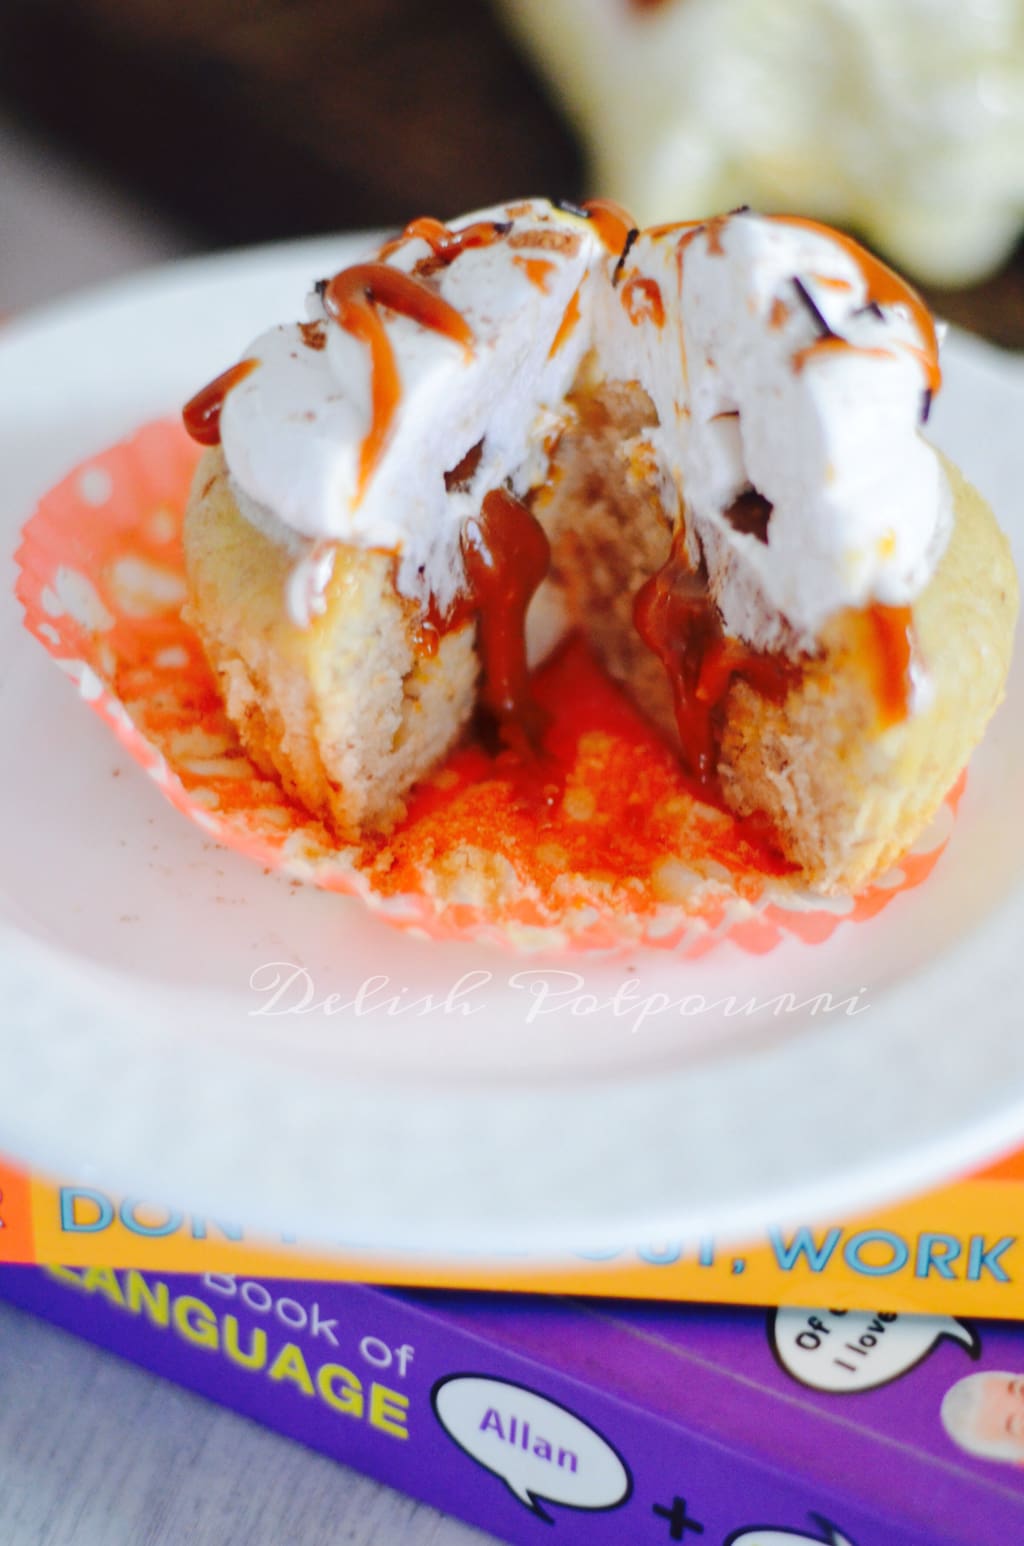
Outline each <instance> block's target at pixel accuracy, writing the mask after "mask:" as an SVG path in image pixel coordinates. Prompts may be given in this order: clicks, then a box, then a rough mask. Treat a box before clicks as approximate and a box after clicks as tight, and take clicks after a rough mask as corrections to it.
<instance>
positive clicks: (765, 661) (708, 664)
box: [633, 533, 798, 798]
mask: <svg viewBox="0 0 1024 1546" xmlns="http://www.w3.org/2000/svg"><path fill="white" fill-rule="evenodd" d="M633 624H634V627H635V628H636V631H637V633H638V634H639V635H640V637H641V639H642V640H643V641H644V643H645V644H646V645H647V647H648V649H650V650H652V651H653V652H654V654H655V655H657V656H658V658H659V660H660V661H661V662H662V664H663V666H664V667H665V672H666V675H667V676H668V680H669V684H670V686H671V688H672V698H673V703H674V705H675V714H676V725H677V727H678V730H679V745H680V752H681V757H682V762H683V765H684V767H685V768H686V771H687V773H688V774H689V776H690V777H691V778H692V779H693V780H694V782H695V783H696V785H697V786H698V789H699V790H700V792H701V795H702V796H703V797H704V798H707V796H708V795H712V796H713V795H715V794H717V793H718V752H719V738H720V729H721V725H720V720H721V710H722V709H723V707H724V703H725V698H726V696H727V694H728V692H729V689H730V687H731V686H732V684H733V681H734V679H736V678H741V679H742V680H744V681H747V682H749V683H750V685H751V686H752V687H753V688H755V689H756V691H758V692H760V693H763V694H764V695H765V696H766V697H769V698H772V699H774V700H776V701H781V700H782V699H783V698H784V697H785V695H786V693H787V692H788V690H789V688H790V686H791V685H792V683H793V681H794V679H795V676H796V672H797V669H798V668H796V667H794V666H793V665H791V664H790V662H789V661H788V660H786V658H785V657H784V656H782V655H779V654H765V653H762V652H759V651H757V650H753V649H751V648H750V647H749V646H748V645H746V644H744V643H743V642H742V641H741V640H740V639H736V638H733V637H731V636H730V635H728V634H726V632H725V630H724V629H723V627H722V619H721V615H720V613H719V611H718V608H717V607H716V606H715V603H714V601H713V600H712V599H711V596H710V595H709V593H708V586H707V576H706V574H703V573H702V572H700V571H698V570H695V569H694V568H693V565H692V564H691V562H690V559H689V557H688V555H687V553H686V550H685V547H684V545H683V539H682V534H681V533H677V535H676V537H675V539H674V540H673V544H672V551H671V553H670V554H669V557H668V559H667V561H666V562H665V563H664V564H663V565H662V567H661V568H660V569H659V570H657V572H656V573H655V574H653V575H651V577H650V579H649V580H647V581H645V583H644V584H643V585H642V586H641V587H640V589H639V591H638V592H637V594H636V598H635V600H634V603H633Z"/></svg>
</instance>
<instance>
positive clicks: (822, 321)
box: [793, 274, 837, 338]
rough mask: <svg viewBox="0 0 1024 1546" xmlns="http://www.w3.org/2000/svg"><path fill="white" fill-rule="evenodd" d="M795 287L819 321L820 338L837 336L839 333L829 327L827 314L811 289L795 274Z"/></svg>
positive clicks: (816, 320)
mask: <svg viewBox="0 0 1024 1546" xmlns="http://www.w3.org/2000/svg"><path fill="white" fill-rule="evenodd" d="M793 288H794V290H795V291H796V293H797V295H798V296H799V297H800V299H801V301H802V302H803V304H804V306H805V307H806V308H807V310H808V311H809V312H810V314H811V316H812V317H813V318H814V320H815V322H816V323H817V326H818V336H819V338H835V337H836V336H837V334H836V333H835V331H834V330H833V329H832V328H831V327H829V325H828V321H827V320H826V318H825V315H824V313H823V312H822V310H821V308H820V306H819V305H818V303H817V301H816V300H815V299H814V296H813V295H812V294H811V292H810V290H808V288H807V286H806V285H805V284H804V283H803V281H802V280H801V279H798V278H797V277H796V275H795V274H794V276H793Z"/></svg>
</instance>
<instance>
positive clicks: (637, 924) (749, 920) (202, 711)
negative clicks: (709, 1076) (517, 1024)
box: [16, 420, 963, 957]
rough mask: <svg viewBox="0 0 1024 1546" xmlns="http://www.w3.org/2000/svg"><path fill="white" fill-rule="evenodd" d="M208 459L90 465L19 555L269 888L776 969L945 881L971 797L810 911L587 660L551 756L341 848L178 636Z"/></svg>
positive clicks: (99, 678)
mask: <svg viewBox="0 0 1024 1546" xmlns="http://www.w3.org/2000/svg"><path fill="white" fill-rule="evenodd" d="M198 456H199V450H198V448H197V447H196V446H195V445H194V444H193V442H192V441H191V440H189V438H188V437H187V435H186V434H185V432H184V430H183V428H182V427H181V425H180V423H179V422H178V421H176V420H166V421H164V420H161V421H159V422H157V423H153V424H148V425H146V426H145V427H144V428H143V429H141V430H139V431H138V433H137V434H135V435H134V436H132V437H131V438H130V439H129V440H126V441H124V442H122V443H121V444H119V445H116V446H114V447H113V448H112V449H110V450H108V451H105V452H103V453H102V454H100V455H98V456H94V457H92V458H91V459H90V460H89V461H88V462H86V463H84V464H83V465H82V466H80V467H78V468H76V469H75V471H73V472H72V473H70V474H69V475H68V476H67V477H66V478H65V479H64V480H63V481H62V482H61V483H59V484H58V485H57V486H56V487H55V488H54V489H52V490H51V491H50V492H49V493H48V494H47V495H45V497H44V498H43V499H42V501H41V502H40V504H39V506H38V508H37V509H36V511H35V513H34V515H33V516H32V518H31V519H30V520H29V522H28V523H27V525H26V527H25V529H24V532H23V540H22V544H21V546H20V548H19V551H18V553H17V555H16V558H17V563H18V567H19V574H18V580H17V595H18V598H19V600H20V602H21V604H22V606H23V608H24V614H25V625H26V627H27V628H28V629H29V631H30V632H31V633H32V634H34V635H35V637H36V638H37V639H38V640H39V642H40V643H41V644H42V645H43V647H44V648H45V649H46V650H47V651H48V652H49V653H50V655H51V656H52V657H53V659H54V660H55V661H56V662H57V664H58V666H59V667H60V669H61V670H62V671H63V672H64V674H65V675H66V676H67V677H68V679H69V680H70V681H71V682H72V683H74V685H75V687H76V688H77V690H78V693H79V695H80V696H81V697H82V698H83V699H84V700H85V702H86V703H87V704H88V705H89V706H90V708H92V709H93V710H94V711H95V712H96V713H97V714H99V715H100V717H101V718H102V719H103V720H104V721H105V722H106V724H108V725H109V726H110V728H111V729H112V730H113V732H114V733H115V735H116V736H117V738H118V739H119V741H120V742H121V744H122V746H124V747H125V749H126V750H127V751H128V752H129V753H130V754H131V756H132V757H133V758H134V759H135V761H136V762H137V763H138V764H139V765H140V767H142V768H143V769H144V770H145V772H146V773H147V774H148V775H149V776H150V778H152V779H153V780H154V782H155V783H156V784H157V785H158V787H159V788H160V790H161V792H162V793H163V794H164V795H165V796H166V798H167V799H168V800H170V802H171V804H172V805H174V806H176V807H177V809H178V810H180V811H182V812H183V813H184V814H185V815H186V816H188V817H190V818H191V820H192V821H194V822H195V823H197V825H198V826H199V827H201V828H202V830H203V832H204V833H205V834H207V835H208V836H210V837H212V838H214V839H216V841H217V842H218V843H221V844H223V845H224V846H225V847H226V848H232V849H236V850H237V851H238V852H240V853H243V854H245V855H246V856H247V857H249V858H250V859H252V860H253V861H255V863H257V864H259V865H261V866H262V867H263V868H264V869H277V870H280V871H283V872H284V873H285V874H287V875H288V876H289V877H291V878H293V879H298V880H301V881H304V882H306V883H308V884H311V885H315V886H320V887H323V888H325V889H326V890H328V891H336V892H339V893H343V894H347V895H350V896H356V897H359V898H360V899H361V900H362V902H363V903H364V904H365V905H366V906H367V907H368V908H370V909H371V910H372V911H373V912H374V913H376V914H378V915H379V916H380V917H381V918H382V919H384V920H385V921H386V922H387V923H389V924H391V925H393V926H396V927H399V928H402V929H407V930H410V931H413V932H415V933H418V934H420V935H425V936H429V937H431V938H435V939H461V940H472V941H478V942H481V943H492V944H500V945H505V946H510V947H512V948H514V949H518V950H544V951H555V952H559V951H562V952H564V951H579V950H592V951H605V952H611V951H620V950H622V949H629V948H634V947H636V946H638V945H649V946H653V947H657V948H659V949H662V950H670V951H675V952H676V953H678V954H680V955H684V956H687V957H694V956H699V955H702V954H704V953H705V952H707V951H708V950H710V949H712V948H713V947H715V946H716V945H717V944H719V943H721V941H723V940H725V939H728V940H731V941H732V942H733V944H734V945H736V946H738V947H739V948H740V949H742V950H744V951H749V952H753V953H755V954H764V953H766V952H768V951H770V950H772V949H774V948H775V946H777V945H778V944H779V943H780V942H781V941H783V940H785V939H787V938H793V937H795V938H797V939H800V940H803V941H805V942H806V943H811V944H813V943H820V942H822V941H824V940H827V939H829V938H830V937H831V936H832V934H833V933H834V931H835V930H836V928H837V927H839V926H840V925H841V924H843V923H858V922H863V921H864V920H866V919H869V918H873V917H875V916H876V915H877V914H878V913H879V912H880V911H881V910H882V909H883V908H884V907H886V906H888V905H889V903H890V902H891V901H892V900H893V898H894V897H895V896H896V895H897V894H898V893H900V892H902V891H906V890H908V889H910V888H912V887H915V886H919V885H920V884H921V883H922V881H924V880H925V879H926V878H927V876H928V875H929V874H930V872H931V870H932V869H933V867H934V866H935V863H936V861H937V860H938V858H939V855H940V854H941V852H942V850H943V848H944V847H945V845H946V842H947V841H948V838H949V834H950V832H951V830H952V824H953V818H954V815H955V812H956V807H957V803H958V800H959V796H960V792H961V789H962V787H963V780H962V779H961V780H960V783H959V784H958V785H957V787H956V788H955V789H954V790H953V791H951V793H950V794H949V796H948V797H947V799H946V802H945V804H944V806H943V807H942V809H941V811H940V813H939V815H938V817H937V818H936V820H935V822H934V823H933V824H932V826H931V828H930V829H929V831H928V832H927V833H925V834H924V836H923V837H922V838H921V840H920V841H919V842H918V843H917V844H916V845H915V847H914V848H913V850H912V851H911V852H910V853H908V854H906V855H905V856H904V857H903V859H902V860H901V861H900V862H899V864H898V865H897V866H896V867H895V868H894V869H893V870H892V871H891V872H890V873H889V874H888V875H887V876H885V877H884V878H883V879H881V880H880V881H878V882H877V883H875V884H874V885H871V886H869V887H868V888H867V889H866V890H865V891H863V892H862V893H861V894H860V895H858V896H856V897H852V898H840V899H836V900H834V901H832V900H828V901H824V900H823V899H822V898H820V897H815V896H812V895H810V894H809V893H807V892H805V891H803V890H801V889H799V888H798V887H797V886H796V885H795V884H794V882H793V881H792V880H791V879H790V878H789V877H788V876H787V874H786V873H785V867H784V866H783V865H782V864H781V863H780V862H779V860H778V858H777V856H776V855H774V854H773V853H772V852H771V850H770V849H769V848H767V847H766V845H765V844H764V842H763V840H762V839H761V838H760V837H759V835H758V833H757V831H756V830H752V829H750V828H749V827H746V826H744V824H743V823H740V822H737V821H736V820H734V819H733V818H732V817H731V816H729V815H728V814H727V813H725V812H723V811H720V810H717V809H714V808H712V807H710V806H707V805H705V804H703V803H702V802H701V801H699V800H697V799H696V798H694V796H693V795H692V794H691V793H690V791H689V790H688V788H687V786H686V783H685V780H684V778H683V775H682V773H681V771H680V768H679V765H678V762H677V760H676V758H675V757H674V756H673V754H672V752H671V750H670V748H669V747H668V746H667V745H666V744H665V743H664V742H663V741H662V740H661V738H660V737H659V736H658V735H657V733H656V732H655V731H654V730H653V729H652V728H651V726H650V725H649V724H648V723H647V722H646V721H645V720H644V719H643V717H642V716H641V715H640V714H639V713H638V712H637V711H636V709H635V708H634V707H633V706H632V704H631V703H630V702H629V701H628V699H627V698H626V697H625V696H624V695H623V693H622V692H621V691H620V690H619V689H618V688H617V687H616V686H615V684H614V683H612V682H611V681H610V680H609V679H608V677H607V676H605V674H604V673H603V672H602V671H601V669H600V668H599V666H598V665H597V663H596V662H595V661H594V659H593V658H592V656H591V654H590V652H589V651H588V649H587V647H586V645H585V644H584V643H583V642H582V641H581V640H579V639H573V640H570V641H569V642H568V644H566V645H565V646H563V647H562V648H561V649H560V650H559V651H558V652H557V653H556V655H555V656H554V657H553V659H551V660H550V661H549V662H547V663H546V664H545V665H544V666H543V667H542V668H541V669H540V670H539V671H538V672H537V673H536V676H535V681H534V687H535V692H536V697H537V699H538V701H539V702H540V704H541V706H542V708H544V709H545V710H546V717H547V730H546V732H545V735H544V743H543V746H542V748H541V751H540V754H539V755H535V756H530V757H525V756H523V755H521V754H518V753H517V752H516V751H515V750H514V749H512V748H509V747H501V746H497V747H491V746H488V745H486V744H485V743H484V742H483V741H482V740H472V739H469V740H467V741H466V742H464V743H463V744H461V745H459V746H458V747H456V748H455V749H454V750H453V751H452V753H451V754H450V755H449V757H448V758H447V759H446V761H445V762H444V763H443V765H442V766H441V767H440V768H438V769H436V770H435V772H434V773H433V774H432V775H431V776H430V777H428V778H426V779H425V780H424V781H423V782H422V783H421V784H420V785H419V786H418V787H417V789H416V790H415V791H414V792H413V795H412V797H411V798H410V800H409V803H408V808H407V812H406V815H405V817H404V819H403V820H402V822H401V823H400V824H399V826H398V827H397V828H396V830H395V831H394V832H392V833H391V834H390V836H389V837H387V838H386V839H383V838H376V839H374V840H372V841H368V842H366V843H365V844H362V845H355V844H350V845H345V846H339V844H338V842H337V841H336V840H335V839H334V838H333V837H332V835H331V833H330V832H329V831H328V830H327V829H326V828H325V826H324V825H323V824H322V822H320V821H319V820H318V819H317V818H315V817H314V816H312V815H310V813H309V812H308V811H306V810H304V809H302V808H301V807H299V806H298V805H296V803H295V802H294V801H293V800H292V799H290V797H289V796H288V795H287V794H286V793H285V791H284V790H283V789H282V788H281V787H280V786H279V785H278V784H277V783H275V782H273V781H272V780H270V779H268V778H267V777H266V776H265V775H264V774H262V773H261V772H260V771H259V770H258V769H257V768H256V767H255V766H254V765H253V763H251V762H250V760H249V759H248V757H247V756H246V754H245V752H244V751H243V749H242V746H241V744H240V742H239V740H238V738H237V736H236V734H235V732H234V729H233V727H232V726H231V724H230V722H229V721H228V719H227V717H226V715H225V714H224V711H223V708H222V705H221V701H220V697H219V695H218V691H217V684H216V681H215V678H214V676H213V673H212V671H211V669H210V667H209V665H208V663H207V660H206V657H205V655H204V653H203V649H202V646H201V644H200V642H199V639H198V638H197V637H196V635H195V634H194V633H193V631H192V630H191V628H190V627H189V626H188V624H187V622H186V621H185V620H184V619H183V617H182V604H183V602H184V600H185V594H186V587H185V569H184V554H183V549H182V522H183V518H184V513H185V507H186V504H187V500H188V494H189V489H190V486H191V481H192V475H193V472H194V470H195V466H196V462H197V460H198Z"/></svg>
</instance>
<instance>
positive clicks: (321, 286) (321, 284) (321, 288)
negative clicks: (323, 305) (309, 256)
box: [313, 279, 331, 301]
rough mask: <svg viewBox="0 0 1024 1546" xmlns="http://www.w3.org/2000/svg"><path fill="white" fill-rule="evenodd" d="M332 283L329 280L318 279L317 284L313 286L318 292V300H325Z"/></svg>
mask: <svg viewBox="0 0 1024 1546" xmlns="http://www.w3.org/2000/svg"><path fill="white" fill-rule="evenodd" d="M330 282H331V281H330V280H329V279H318V280H317V281H316V282H315V284H314V285H313V289H314V290H315V291H316V296H317V299H318V300H321V301H322V300H323V298H324V294H325V292H326V290H327V286H328V285H329V284H330Z"/></svg>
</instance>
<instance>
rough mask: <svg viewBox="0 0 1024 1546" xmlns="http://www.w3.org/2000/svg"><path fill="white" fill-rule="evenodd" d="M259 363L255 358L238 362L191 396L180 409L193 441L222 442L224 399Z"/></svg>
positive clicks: (215, 444)
mask: <svg viewBox="0 0 1024 1546" xmlns="http://www.w3.org/2000/svg"><path fill="white" fill-rule="evenodd" d="M259 363H260V362H259V360H255V359H248V360H239V362H238V364H237V365H231V366H229V368H228V369H227V370H224V371H221V373H220V375H219V376H216V377H215V378H214V379H213V380H212V381H211V382H210V383H209V385H208V386H204V387H203V389H202V391H200V392H197V393H196V395H195V396H194V397H190V398H189V400H188V402H187V403H186V404H185V406H184V408H183V409H182V410H181V417H182V419H183V420H184V423H185V428H186V430H187V431H188V433H189V434H190V435H191V437H192V439H193V440H196V441H198V442H199V444H200V445H201V446H218V445H220V414H221V409H222V408H223V407H224V399H225V398H226V397H227V395H228V393H229V392H230V391H231V388H232V387H234V386H237V385H238V383H239V382H240V381H244V380H245V378H246V376H248V375H250V374H251V372H252V371H254V370H255V369H256V367H257V365H258V364H259Z"/></svg>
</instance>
